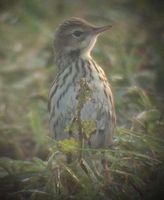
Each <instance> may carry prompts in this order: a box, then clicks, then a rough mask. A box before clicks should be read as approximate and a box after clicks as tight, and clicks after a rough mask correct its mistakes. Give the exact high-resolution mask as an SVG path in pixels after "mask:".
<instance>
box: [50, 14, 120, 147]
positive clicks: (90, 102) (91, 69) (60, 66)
mask: <svg viewBox="0 0 164 200" xmlns="http://www.w3.org/2000/svg"><path fill="white" fill-rule="evenodd" d="M110 29H111V25H105V26H95V25H92V24H91V23H89V22H88V21H86V20H84V19H81V18H77V17H73V18H69V19H67V20H65V21H64V22H63V23H61V24H60V25H59V27H58V29H57V31H56V33H55V37H54V44H53V46H54V54H55V64H56V66H57V74H56V76H55V79H54V81H53V83H52V85H51V87H50V90H49V96H48V109H49V128H50V132H51V136H52V137H53V138H54V139H55V140H56V141H61V140H64V139H69V138H70V137H73V138H75V139H77V134H78V133H71V134H70V133H68V132H69V131H68V130H67V127H68V126H69V125H70V124H71V123H73V121H74V119H75V121H76V119H77V110H78V105H79V104H78V101H79V98H78V97H79V95H80V93H81V91H82V90H80V88H81V87H82V88H83V89H84V91H87V88H89V91H91V92H90V94H89V98H86V99H85V101H84V102H83V104H84V105H82V106H81V109H80V111H79V117H80V119H81V121H87V120H88V121H90V120H92V121H94V123H95V128H94V130H92V131H91V133H90V134H89V136H87V137H85V138H84V141H85V145H86V146H87V147H89V148H95V149H98V148H108V147H110V145H112V143H113V137H114V132H115V127H116V115H115V106H114V99H113V94H112V90H111V86H110V84H109V81H108V79H107V76H106V75H105V72H104V70H103V69H102V67H100V66H99V65H98V64H97V63H96V61H95V60H94V59H93V58H92V56H91V51H92V49H93V48H94V46H95V44H96V41H97V38H98V36H99V35H101V33H103V32H106V31H109V30H110ZM81 80H82V81H83V83H85V84H83V85H82V84H81Z"/></svg>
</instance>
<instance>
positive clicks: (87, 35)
mask: <svg viewBox="0 0 164 200" xmlns="http://www.w3.org/2000/svg"><path fill="white" fill-rule="evenodd" d="M110 28H111V25H107V26H102V27H96V26H93V25H92V24H89V23H88V22H87V21H85V20H83V19H79V18H71V19H69V20H66V21H64V22H63V23H62V24H61V25H60V26H59V28H58V30H57V32H56V34H55V42H54V47H55V52H56V53H58V52H63V53H64V54H71V53H72V52H77V53H78V54H80V55H84V56H86V55H90V52H91V50H92V48H93V47H94V45H95V43H96V39H97V36H98V35H99V34H100V33H102V32H104V31H107V30H109V29H110Z"/></svg>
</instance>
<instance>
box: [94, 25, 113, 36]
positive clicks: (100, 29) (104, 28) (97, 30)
mask: <svg viewBox="0 0 164 200" xmlns="http://www.w3.org/2000/svg"><path fill="white" fill-rule="evenodd" d="M111 27H112V26H111V25H107V26H102V27H95V28H93V30H92V33H93V34H96V35H98V34H100V33H103V32H105V31H109V30H110V29H111Z"/></svg>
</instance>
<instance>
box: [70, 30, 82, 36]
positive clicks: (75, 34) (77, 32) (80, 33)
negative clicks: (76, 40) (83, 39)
mask: <svg viewBox="0 0 164 200" xmlns="http://www.w3.org/2000/svg"><path fill="white" fill-rule="evenodd" d="M82 34H83V32H82V31H74V32H73V33H72V35H73V36H74V37H80V36H81V35H82Z"/></svg>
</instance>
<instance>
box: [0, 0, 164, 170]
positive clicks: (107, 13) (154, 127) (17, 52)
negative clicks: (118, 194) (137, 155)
mask: <svg viewBox="0 0 164 200" xmlns="http://www.w3.org/2000/svg"><path fill="white" fill-rule="evenodd" d="M69 17H82V18H84V19H86V20H88V21H89V22H91V23H93V24H95V25H106V24H111V25H112V26H113V28H112V30H111V31H110V32H109V33H105V34H104V35H103V36H101V37H99V40H98V42H97V44H96V47H95V48H94V50H93V52H92V55H93V57H94V58H95V60H96V61H97V62H98V63H99V64H100V65H101V66H103V69H104V70H105V72H106V75H107V77H108V78H109V81H110V83H111V85H112V88H113V92H114V97H115V104H116V114H117V126H118V128H126V129H129V130H139V131H140V132H141V133H142V136H144V137H145V135H149V136H152V137H155V138H158V140H160V141H162V139H163V131H164V118H163V111H164V106H163V100H164V67H163V57H164V56H163V52H164V45H163V41H164V31H163V25H164V3H163V2H162V1H161V2H159V1H155V0H144V1H143V0H138V1H132V0H110V1H109V0H102V1H98V0H88V1H85V0H83V1H82V0H46V1H45V0H1V1H0V156H1V157H8V158H12V159H20V160H26V161H31V160H32V159H33V157H38V158H40V159H42V160H46V159H47V158H48V157H49V154H50V151H49V146H48V143H49V141H48V139H47V136H48V132H49V131H48V111H47V99H48V90H49V87H50V85H51V83H52V81H53V79H54V77H55V74H56V66H55V64H54V55H53V37H54V32H55V30H56V28H57V26H58V25H59V24H60V23H61V22H62V21H63V20H65V19H67V18H69ZM124 135H125V134H124ZM124 135H123V136H122V138H123V139H122V140H121V141H122V143H121V145H123V146H124V147H125V146H126V145H125V143H126V137H125V138H124ZM137 145H138V144H137ZM148 145H149V146H151V144H148ZM138 146H140V144H139V145H138ZM158 147H159V149H160V153H161V154H160V153H158V156H157V157H158V159H159V160H160V161H161V162H162V156H161V155H162V150H161V144H160V143H157V144H156V149H155V150H154V149H153V148H154V147H152V146H151V147H150V149H149V150H150V151H151V152H153V155H154V156H156V153H155V152H156V151H157V152H158ZM128 148H130V147H129V146H128ZM142 153H145V154H147V152H146V150H145V149H144V148H142ZM155 168H156V167H155Z"/></svg>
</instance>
